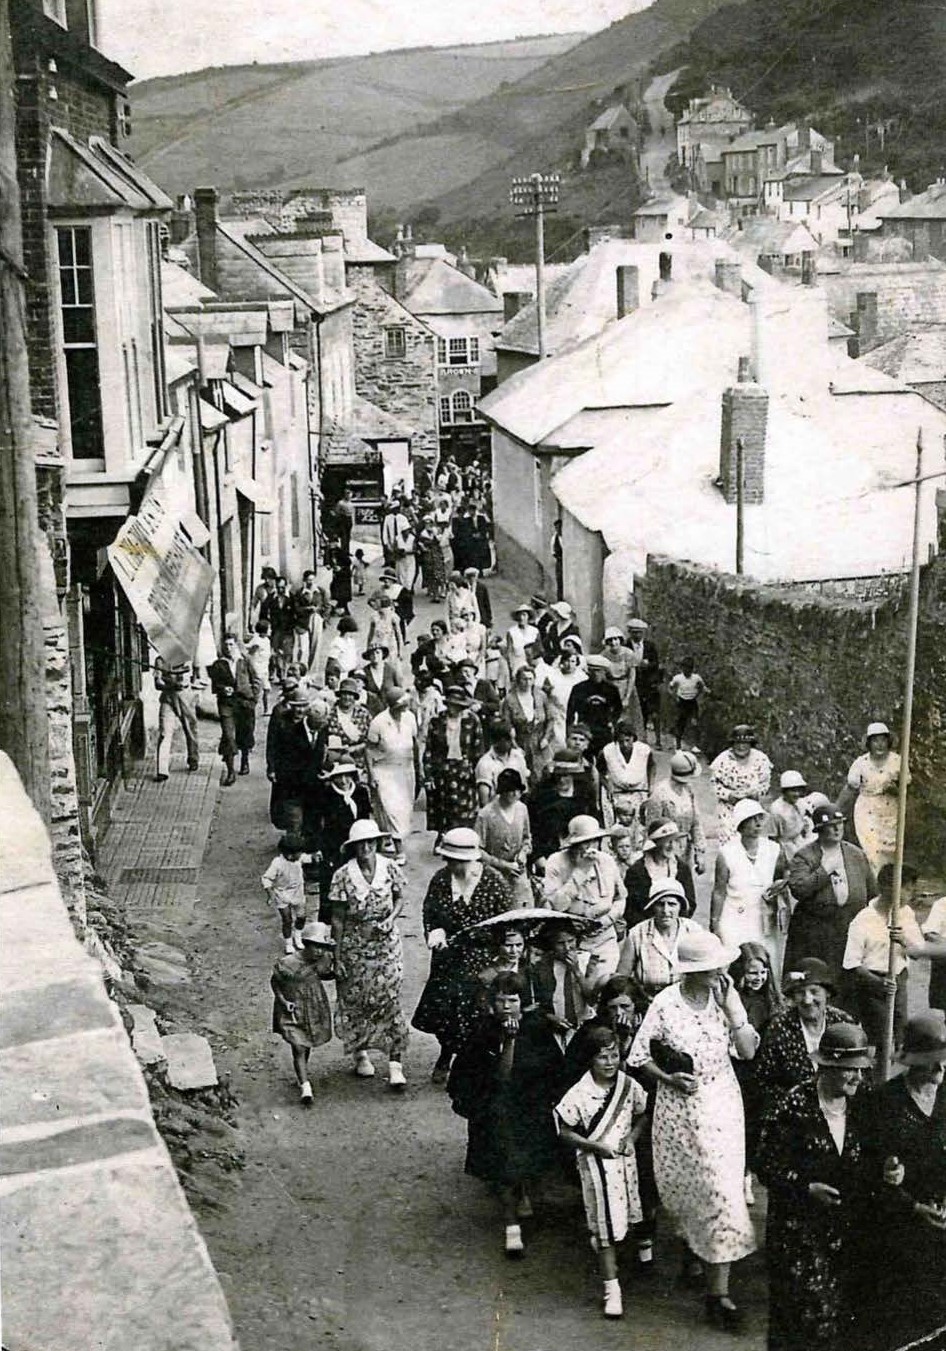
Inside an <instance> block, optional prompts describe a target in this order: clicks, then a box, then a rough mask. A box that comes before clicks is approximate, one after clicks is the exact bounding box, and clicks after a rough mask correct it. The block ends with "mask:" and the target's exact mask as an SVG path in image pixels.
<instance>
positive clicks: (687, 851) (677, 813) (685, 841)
mask: <svg viewBox="0 0 946 1351" xmlns="http://www.w3.org/2000/svg"><path fill="white" fill-rule="evenodd" d="M702 772H703V770H702V766H701V765H700V762H699V760H697V758H696V756H695V755H694V754H693V752H692V751H676V752H675V753H674V754H673V755H672V756H671V757H670V776H669V778H667V779H664V780H662V782H660V783H658V784H657V786H656V788H655V789H654V791H653V792H652V793H651V795H650V797H649V798H648V799H647V801H646V802H645V803H644V812H643V816H644V825H645V826H646V827H647V828H648V829H649V828H650V827H651V826H653V825H656V824H657V822H659V821H673V822H674V824H675V825H676V827H677V830H678V832H679V833H678V835H677V838H676V839H675V841H674V851H675V853H676V854H677V857H678V858H679V859H681V860H682V862H684V863H685V864H686V865H687V867H688V868H689V869H690V870H691V872H695V873H697V874H702V873H703V871H704V869H705V867H706V831H705V830H704V828H703V822H702V819H701V817H700V813H699V808H698V807H697V805H696V795H695V793H694V792H693V787H692V784H693V782H694V780H696V779H698V778H699V777H700V775H701V774H702Z"/></svg>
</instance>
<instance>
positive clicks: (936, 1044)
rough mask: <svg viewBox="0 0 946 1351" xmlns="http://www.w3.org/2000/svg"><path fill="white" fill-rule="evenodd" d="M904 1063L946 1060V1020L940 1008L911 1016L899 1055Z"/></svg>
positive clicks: (932, 1063) (929, 1062) (934, 1063)
mask: <svg viewBox="0 0 946 1351" xmlns="http://www.w3.org/2000/svg"><path fill="white" fill-rule="evenodd" d="M897 1058H898V1059H899V1061H900V1062H901V1064H903V1065H942V1064H943V1063H944V1061H946V1020H944V1018H943V1015H942V1013H941V1012H939V1011H938V1010H936V1011H931V1012H929V1013H920V1014H917V1016H916V1017H915V1018H910V1019H909V1021H908V1022H907V1025H906V1027H905V1028H904V1030H903V1044H902V1046H901V1047H900V1054H899V1056H898V1057H897Z"/></svg>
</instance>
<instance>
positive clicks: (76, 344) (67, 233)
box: [53, 222, 106, 470]
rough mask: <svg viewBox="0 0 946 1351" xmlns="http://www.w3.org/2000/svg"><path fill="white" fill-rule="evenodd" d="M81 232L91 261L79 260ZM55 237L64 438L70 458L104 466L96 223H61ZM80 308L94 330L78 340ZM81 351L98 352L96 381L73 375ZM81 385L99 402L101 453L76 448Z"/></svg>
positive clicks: (103, 415) (58, 362)
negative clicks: (83, 284)
mask: <svg viewBox="0 0 946 1351" xmlns="http://www.w3.org/2000/svg"><path fill="white" fill-rule="evenodd" d="M80 235H81V236H83V237H84V238H85V240H86V250H85V252H86V254H87V257H88V263H87V264H86V263H79V262H78V256H79V255H78V252H77V247H76V245H77V238H78V237H79V236H80ZM53 237H54V241H55V268H56V286H57V291H56V323H57V333H56V348H57V351H56V361H57V364H58V366H59V369H60V372H61V379H60V381H59V385H60V392H61V395H62V399H63V404H64V408H63V412H64V414H65V416H64V418H63V419H62V432H63V439H64V441H65V442H66V444H67V448H68V452H69V457H70V459H72V460H74V461H75V462H76V463H77V464H81V465H82V466H83V467H84V468H86V469H90V470H94V469H104V468H105V453H106V432H105V407H104V404H103V400H102V363H101V337H100V334H99V323H98V316H97V314H96V304H95V299H96V297H95V287H96V273H97V268H96V262H95V238H94V231H93V226H92V224H91V223H83V222H73V223H63V224H61V225H60V224H57V225H55V226H54V227H53ZM66 239H69V240H70V256H71V261H70V262H69V263H67V264H66V265H64V264H63V251H62V245H63V241H64V240H66ZM70 273H71V287H70V288H69V291H68V293H67V289H66V287H65V286H64V280H65V277H66V276H69V275H70ZM80 273H87V274H88V288H89V299H88V301H87V302H85V303H82V304H79V296H80V294H81V290H80V284H79V277H80ZM82 289H84V288H82ZM70 295H72V296H74V297H75V300H74V301H72V302H70V301H69V296H70ZM78 310H85V311H88V314H89V317H90V319H91V330H92V337H91V339H89V338H85V339H76V338H74V337H69V336H67V332H68V329H69V328H70V327H71V324H68V323H67V317H68V313H69V312H74V311H78ZM79 351H85V352H92V353H94V380H90V379H89V376H88V374H85V375H81V376H80V375H78V374H71V370H73V369H74V366H75V364H76V363H75V362H73V361H71V360H70V355H69V354H70V353H71V352H79ZM80 384H81V385H82V386H83V387H84V388H89V387H90V386H91V387H92V388H94V390H95V393H96V398H97V403H98V412H97V417H96V422H97V428H98V431H97V438H96V439H97V442H98V449H97V452H95V453H92V454H88V453H82V452H77V451H76V439H77V438H76V436H75V431H76V427H77V425H78V422H79V406H78V404H79V401H78V399H74V398H73V389H74V388H77V387H78V386H79V385H80Z"/></svg>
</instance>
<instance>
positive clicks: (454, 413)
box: [450, 389, 474, 427]
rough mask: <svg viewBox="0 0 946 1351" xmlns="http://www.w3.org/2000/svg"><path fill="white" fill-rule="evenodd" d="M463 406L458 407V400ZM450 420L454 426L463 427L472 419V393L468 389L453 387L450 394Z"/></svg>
mask: <svg viewBox="0 0 946 1351" xmlns="http://www.w3.org/2000/svg"><path fill="white" fill-rule="evenodd" d="M461 399H462V400H464V406H463V407H462V408H460V407H459V403H460V400H461ZM450 421H451V423H452V424H453V426H454V427H465V426H468V425H469V424H470V423H471V422H473V421H474V417H473V395H472V394H471V393H470V391H469V390H468V389H455V390H454V391H453V393H452V394H451V395H450Z"/></svg>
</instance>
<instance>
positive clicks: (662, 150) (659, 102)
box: [641, 70, 680, 194]
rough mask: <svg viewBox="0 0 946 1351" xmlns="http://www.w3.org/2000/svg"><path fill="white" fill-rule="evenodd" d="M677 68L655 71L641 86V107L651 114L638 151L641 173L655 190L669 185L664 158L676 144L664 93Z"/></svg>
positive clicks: (672, 150) (678, 72)
mask: <svg viewBox="0 0 946 1351" xmlns="http://www.w3.org/2000/svg"><path fill="white" fill-rule="evenodd" d="M679 74H680V71H679V70H671V71H669V72H668V73H667V74H666V75H657V76H655V77H654V79H653V80H651V82H650V84H649V85H648V86H647V88H646V89H645V90H644V107H645V108H646V109H647V113H648V116H649V118H650V131H649V133H648V134H647V136H645V138H644V148H643V150H642V151H641V173H642V174H644V175H645V176H646V181H647V182H648V183H649V184H650V187H651V189H652V190H653V192H654V193H655V194H660V193H661V192H665V191H667V190H668V189H669V186H670V185H669V183H668V182H667V175H666V172H665V171H666V168H667V160H668V159H669V157H670V156H671V155H672V154H673V152H674V150H675V148H676V139H675V134H674V123H673V116H672V114H671V113H670V112H668V110H667V108H666V106H665V104H664V96H665V95H666V93H667V90H668V89H672V88H673V85H674V82H675V80H676V78H677V76H678V75H679Z"/></svg>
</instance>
